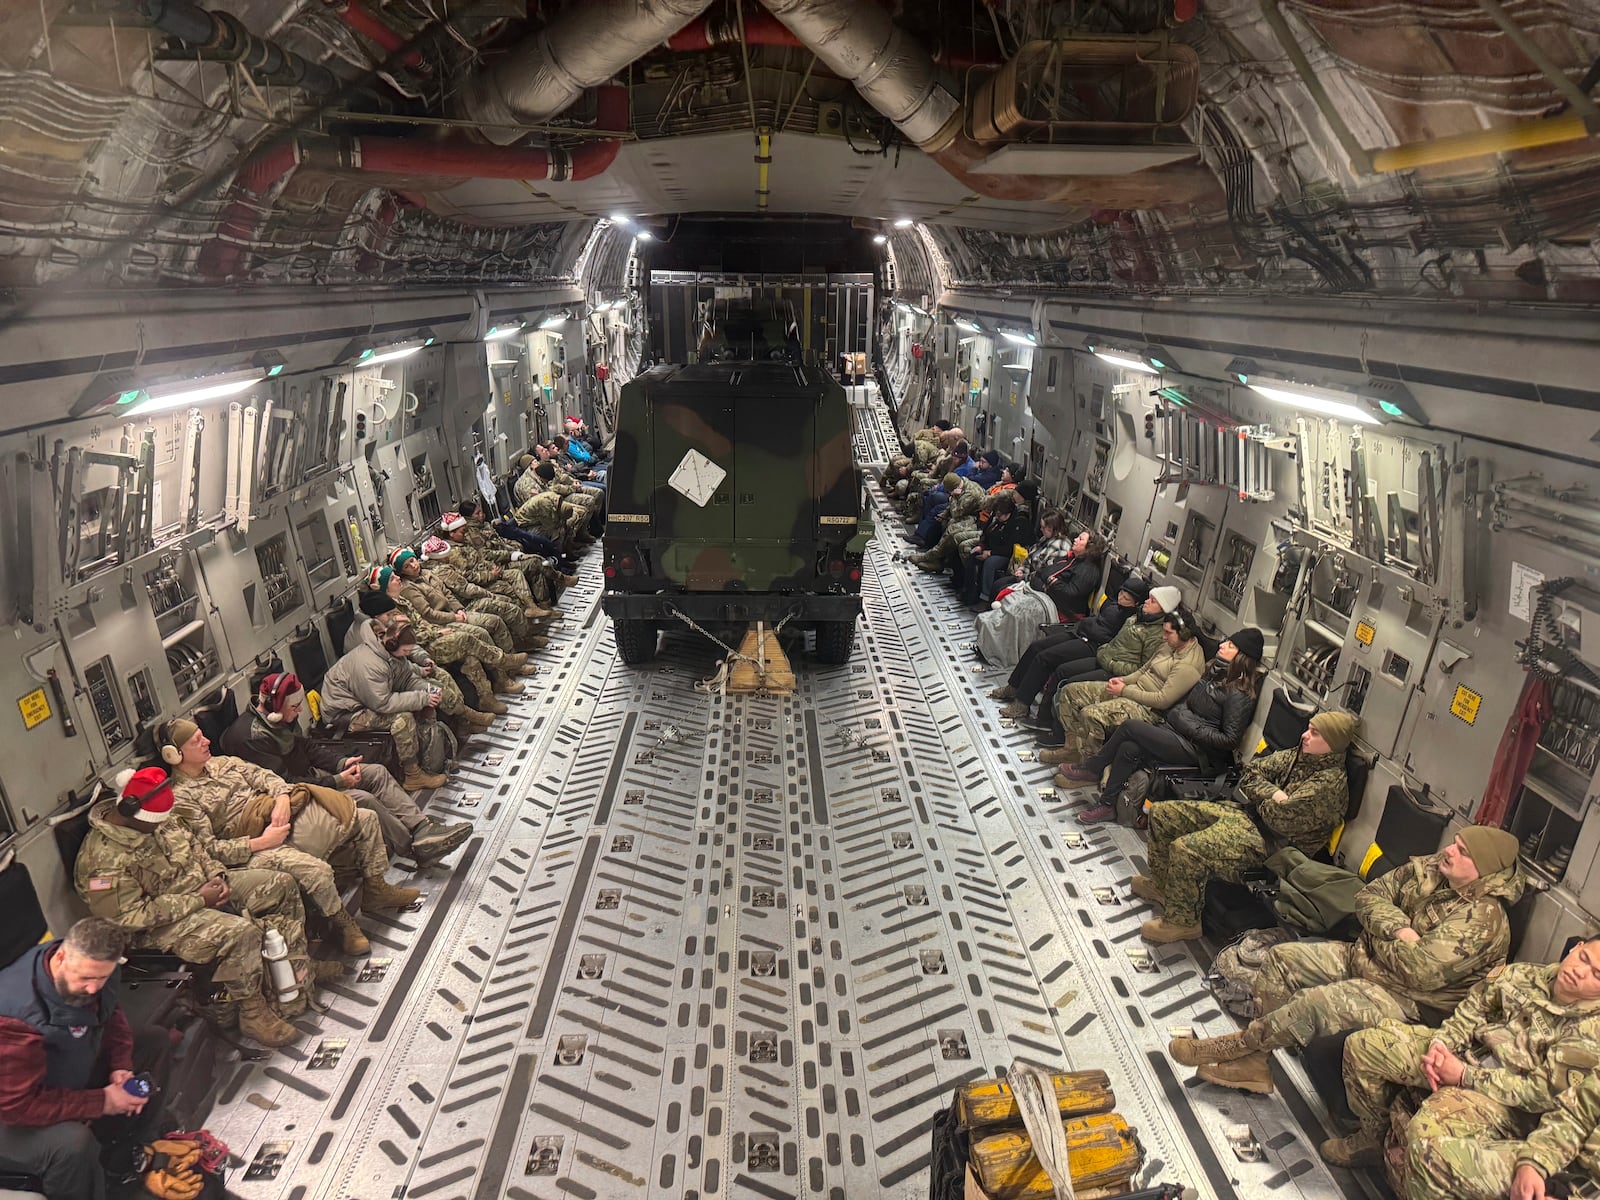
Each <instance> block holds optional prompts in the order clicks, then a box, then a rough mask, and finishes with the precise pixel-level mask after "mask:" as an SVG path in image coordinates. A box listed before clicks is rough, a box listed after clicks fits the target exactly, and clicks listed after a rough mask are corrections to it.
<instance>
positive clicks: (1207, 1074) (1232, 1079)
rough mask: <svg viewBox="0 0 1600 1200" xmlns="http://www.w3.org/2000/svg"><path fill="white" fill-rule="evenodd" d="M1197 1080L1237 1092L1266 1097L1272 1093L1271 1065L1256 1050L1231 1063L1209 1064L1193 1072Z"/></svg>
mask: <svg viewBox="0 0 1600 1200" xmlns="http://www.w3.org/2000/svg"><path fill="white" fill-rule="evenodd" d="M1195 1075H1196V1077H1197V1078H1200V1079H1204V1080H1205V1081H1206V1082H1207V1083H1214V1084H1216V1085H1217V1086H1219V1087H1225V1088H1233V1089H1234V1090H1235V1091H1238V1092H1255V1093H1256V1094H1258V1095H1261V1096H1266V1095H1269V1094H1270V1093H1271V1092H1272V1087H1273V1085H1272V1064H1271V1062H1270V1061H1269V1060H1268V1058H1267V1054H1266V1051H1264V1050H1258V1051H1256V1052H1255V1053H1254V1054H1246V1055H1245V1056H1244V1057H1243V1058H1236V1059H1234V1060H1233V1061H1232V1062H1220V1063H1209V1064H1207V1065H1206V1066H1203V1067H1201V1068H1200V1069H1199V1070H1198V1071H1196V1072H1195Z"/></svg>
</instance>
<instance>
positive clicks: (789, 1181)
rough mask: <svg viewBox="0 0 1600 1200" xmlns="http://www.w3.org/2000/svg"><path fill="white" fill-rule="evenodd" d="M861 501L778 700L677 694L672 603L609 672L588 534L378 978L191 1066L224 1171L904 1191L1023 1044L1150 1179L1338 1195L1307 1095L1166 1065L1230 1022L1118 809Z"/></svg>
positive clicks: (289, 1176) (677, 1197)
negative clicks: (274, 1048)
mask: <svg viewBox="0 0 1600 1200" xmlns="http://www.w3.org/2000/svg"><path fill="white" fill-rule="evenodd" d="M857 400H858V403H860V404H861V407H862V412H861V414H860V415H862V416H865V417H868V418H869V419H868V420H867V421H865V422H863V423H862V431H861V432H860V433H859V434H858V437H857V453H858V456H859V457H861V458H862V459H863V460H864V461H872V460H880V461H881V459H882V457H883V452H884V446H885V444H886V442H885V439H886V437H892V436H893V435H892V431H888V430H886V429H884V427H883V425H882V424H881V423H880V422H881V421H882V418H881V410H879V409H878V407H877V406H876V405H875V404H873V403H871V399H870V394H866V395H865V396H864V395H863V393H862V392H861V390H860V389H858V390H857ZM880 519H881V520H883V521H884V522H885V527H883V528H880V536H879V540H878V542H877V544H876V545H875V546H874V547H873V549H872V552H871V567H870V570H869V572H868V574H867V580H866V586H865V590H864V596H865V599H866V615H865V620H864V622H863V627H862V631H861V635H860V641H859V643H858V650H857V654H856V657H855V660H854V661H853V662H852V663H851V664H850V665H848V666H843V667H821V666H818V665H816V664H815V663H811V662H806V661H797V663H796V667H797V674H798V676H799V686H798V690H797V692H796V694H795V695H794V696H792V697H787V698H781V699H779V698H758V697H721V696H713V695H707V694H705V693H703V692H700V691H698V690H696V688H695V687H694V683H695V681H696V680H697V679H699V678H701V677H703V676H705V675H708V674H709V673H710V672H711V670H712V668H713V666H714V660H715V657H716V654H717V651H716V648H715V647H713V646H711V645H710V644H709V643H708V642H705V641H703V640H698V639H697V638H696V636H695V635H693V634H691V633H688V632H683V633H677V632H674V633H673V634H672V635H671V636H670V637H669V638H668V639H667V640H666V641H665V642H664V643H663V652H662V655H661V657H660V658H659V659H658V660H657V661H656V662H655V663H653V664H651V665H650V666H648V667H645V668H628V667H626V666H623V665H622V664H621V663H620V662H618V661H617V658H616V654H615V649H614V646H613V642H612V638H611V633H610V629H609V625H608V624H607V622H606V621H605V620H604V618H603V617H602V616H601V615H600V613H599V611H598V594H599V582H600V581H599V570H598V562H597V561H596V559H597V556H596V555H590V556H589V558H588V559H587V560H586V561H585V563H584V565H583V571H582V583H581V584H580V586H579V587H577V588H575V589H573V590H572V591H571V592H569V593H568V596H567V598H566V599H565V601H564V604H565V606H566V607H567V610H568V613H569V622H568V624H567V625H566V626H565V627H564V629H565V630H566V632H564V633H561V634H560V635H559V636H558V638H557V639H556V642H555V644H554V645H553V646H552V648H551V649H550V650H549V651H548V652H547V653H546V654H545V655H544V656H542V657H543V660H544V661H545V663H546V668H545V670H544V671H543V672H542V673H541V674H540V675H539V676H538V677H536V678H535V679H533V680H531V681H530V684H531V685H532V686H530V688H529V691H528V693H527V694H526V695H524V696H522V697H519V698H516V699H515V701H514V702H513V704H512V710H513V711H512V715H511V716H510V717H507V718H502V719H501V720H500V722H499V723H498V726H497V728H496V729H495V730H494V731H493V733H492V734H491V735H490V736H489V737H487V738H479V739H475V741H474V745H473V748H472V751H471V753H470V754H469V755H468V756H467V757H466V760H465V761H464V763H463V764H462V766H461V768H460V770H459V772H458V774H457V776H456V777H455V780H454V781H453V782H452V785H451V786H450V787H449V788H448V789H444V790H442V791H441V792H440V793H439V794H438V795H437V796H436V798H435V800H434V802H433V810H434V811H436V812H437V811H440V810H442V811H443V812H444V814H445V815H450V816H471V817H472V818H474V819H475V820H476V822H477V825H478V833H477V835H476V836H475V837H474V838H473V839H472V840H471V841H470V842H469V843H468V844H467V845H466V846H465V847H464V849H463V850H462V851H460V852H459V853H458V854H457V855H456V856H455V857H454V859H453V869H452V867H448V866H447V867H446V868H441V869H439V870H436V871H434V872H430V873H428V874H426V875H424V876H422V877H420V879H419V880H418V882H420V883H421V885H422V887H423V889H424V891H425V893H426V895H425V899H424V901H423V904H422V906H421V908H420V910H419V911H417V912H414V913H403V914H399V915H397V916H384V915H377V916H372V915H364V916H363V917H362V918H361V921H362V924H363V926H364V927H365V928H366V929H367V930H368V932H369V934H370V936H371V938H372V941H373V954H374V959H373V965H374V966H375V967H376V966H379V965H380V964H381V965H382V970H381V974H377V975H375V976H374V977H371V978H366V979H362V980H357V979H355V978H354V977H352V978H351V979H350V980H348V981H347V982H346V983H344V984H343V985H340V986H337V987H335V988H334V989H332V990H331V992H329V993H327V995H328V996H329V997H330V998H331V999H332V1001H333V1004H332V1007H331V1009H330V1011H328V1012H327V1013H326V1014H324V1015H322V1016H320V1017H318V1018H316V1019H314V1020H306V1021H302V1025H303V1028H304V1029H305V1033H306V1036H305V1037H304V1038H303V1039H302V1040H301V1041H300V1043H298V1044H297V1045H296V1046H294V1047H291V1048H289V1049H288V1050H287V1051H282V1052H279V1053H276V1054H274V1055H272V1056H271V1057H270V1058H268V1059H266V1060H265V1061H263V1062H260V1063H238V1064H235V1065H233V1066H232V1068H231V1069H232V1071H233V1074H232V1075H231V1076H230V1077H229V1078H227V1079H226V1080H225V1081H224V1082H223V1085H222V1099H221V1101H220V1103H219V1105H218V1107H217V1108H216V1109H215V1110H214V1111H213V1113H212V1116H211V1120H210V1122H209V1124H210V1127H211V1128H212V1129H213V1130H214V1131H215V1132H216V1133H217V1134H218V1135H219V1136H220V1137H222V1138H223V1139H224V1140H225V1141H226V1142H228V1143H229V1144H230V1145H231V1146H232V1147H233V1148H234V1150H235V1151H236V1153H238V1154H239V1155H241V1156H242V1157H243V1159H244V1161H245V1163H246V1165H247V1168H248V1169H246V1170H241V1171H238V1172H236V1173H235V1174H234V1176H233V1179H232V1181H231V1184H230V1187H231V1190H232V1191H234V1192H235V1193H236V1194H238V1195H240V1196H242V1197H247V1198H250V1200H256V1198H262V1200H266V1198H268V1197H270V1198H273V1200H320V1198H339V1200H343V1198H360V1200H389V1198H396V1197H402V1196H404V1197H407V1198H408V1200H417V1198H422V1197H436V1198H438V1200H456V1198H470V1200H496V1198H498V1197H502V1196H509V1197H516V1198H518V1200H526V1198H528V1197H540V1198H548V1200H555V1198H557V1197H564V1196H570V1197H604V1198H606V1200H612V1198H617V1197H639V1198H641V1200H645V1198H649V1200H658V1198H659V1200H666V1198H669V1197H670V1198H672V1200H682V1198H690V1197H692V1198H702V1200H710V1198H713V1197H741V1198H744V1197H793V1196H807V1197H827V1198H829V1200H859V1198H863V1197H894V1198H897V1200H898V1198H902V1197H903V1198H905V1200H922V1198H923V1197H925V1196H926V1195H927V1186H928V1179H927V1160H928V1146H929V1122H930V1118H931V1117H932V1115H933V1113H934V1112H935V1111H936V1110H937V1109H938V1108H940V1107H942V1106H943V1105H944V1104H945V1103H946V1099H947V1096H948V1093H949V1092H950V1089H951V1088H952V1087H953V1086H954V1085H955V1084H957V1083H959V1082H961V1081H963V1080H967V1079H973V1078H977V1077H979V1076H982V1075H990V1074H993V1073H994V1072H996V1071H997V1070H999V1069H1001V1068H1003V1067H1004V1066H1006V1065H1007V1064H1008V1063H1010V1062H1011V1061H1012V1060H1014V1059H1018V1058H1021V1059H1025V1060H1027V1061H1029V1062H1034V1063H1038V1064H1040V1065H1043V1066H1049V1067H1057V1068H1065V1067H1072V1068H1088V1067H1099V1068H1103V1069H1104V1070H1106V1071H1107V1072H1108V1073H1109V1074H1110V1076H1111V1080H1112V1084H1113V1087H1114V1088H1115V1090H1116V1094H1117V1100H1118V1111H1120V1112H1121V1113H1122V1114H1123V1115H1124V1116H1125V1117H1126V1118H1127V1120H1128V1121H1129V1123H1130V1124H1132V1125H1134V1126H1135V1127H1136V1128H1137V1130H1138V1135H1139V1138H1140V1140H1141V1142H1142V1143H1143V1145H1144V1147H1145V1150H1146V1152H1147V1162H1148V1165H1147V1168H1146V1171H1145V1174H1144V1178H1147V1179H1150V1180H1173V1179H1176V1180H1181V1181H1183V1182H1186V1183H1188V1184H1190V1185H1191V1186H1193V1187H1194V1188H1195V1189H1196V1190H1197V1192H1198V1194H1199V1195H1201V1196H1212V1197H1218V1198H1223V1197H1231V1196H1248V1197H1282V1198H1284V1200H1290V1198H1294V1197H1307V1198H1310V1197H1317V1198H1322V1197H1337V1196H1344V1195H1352V1196H1360V1195H1364V1194H1365V1190H1364V1188H1363V1186H1362V1183H1361V1182H1360V1181H1358V1180H1357V1179H1356V1178H1354V1177H1352V1176H1350V1175H1347V1174H1345V1173H1343V1172H1330V1171H1329V1170H1328V1169H1327V1168H1325V1167H1324V1166H1323V1165H1322V1164H1321V1162H1320V1161H1319V1160H1318V1158H1317V1154H1316V1149H1315V1142H1316V1139H1317V1138H1318V1137H1320V1136H1322V1132H1321V1130H1320V1129H1319V1128H1318V1126H1317V1116H1316V1115H1315V1114H1314V1113H1313V1112H1312V1111H1311V1110H1310V1109H1309V1108H1308V1107H1307V1106H1306V1105H1305V1104H1304V1103H1303V1102H1300V1101H1299V1100H1298V1099H1297V1100H1296V1107H1297V1110H1298V1115H1299V1117H1300V1119H1301V1120H1303V1121H1305V1122H1307V1124H1308V1128H1309V1131H1308V1129H1307V1128H1302V1126H1301V1124H1299V1123H1298V1122H1297V1120H1296V1117H1295V1115H1293V1114H1292V1113H1291V1111H1290V1109H1289V1107H1287V1106H1286V1104H1285V1102H1284V1101H1283V1100H1282V1099H1281V1098H1280V1097H1249V1096H1242V1095H1239V1094H1236V1093H1230V1092H1224V1091H1222V1090H1220V1089H1216V1088H1212V1087H1209V1086H1207V1085H1202V1084H1196V1083H1194V1082H1192V1081H1190V1080H1188V1079H1187V1076H1188V1074H1189V1072H1188V1071H1186V1070H1184V1069H1183V1068H1175V1066H1174V1064H1172V1063H1171V1062H1170V1061H1169V1060H1168V1058H1167V1056H1166V1054H1165V1052H1164V1047H1165V1044H1166V1041H1167V1038H1168V1036H1169V1030H1170V1029H1171V1028H1173V1027H1175V1026H1191V1027H1196V1028H1198V1029H1200V1030H1202V1031H1204V1032H1206V1033H1221V1032H1226V1031H1229V1030H1231V1029H1232V1028H1234V1025H1233V1022H1232V1021H1231V1020H1230V1019H1228V1018H1227V1017H1225V1016H1224V1015H1222V1014H1221V1013H1220V1012H1219V1011H1218V1009H1217V1006H1216V1005H1215V1004H1214V1003H1213V1002H1212V1000H1211V998H1210V996H1209V994H1208V992H1207V990H1206V988H1205V986H1204V984H1203V981H1202V979H1201V974H1202V971H1201V968H1200V965H1199V962H1198V960H1197V959H1196V958H1195V956H1194V955H1193V954H1192V953H1191V951H1190V950H1189V949H1188V948H1186V947H1182V946H1177V947H1157V948H1151V947H1148V946H1146V945H1145V944H1144V943H1143V942H1142V941H1141V940H1140V938H1139V936H1138V928H1139V923H1140V922H1141V921H1142V920H1143V919H1144V918H1146V917H1147V916H1149V915H1150V913H1149V911H1148V909H1147V907H1146V906H1145V905H1144V904H1143V903H1142V902H1140V901H1138V900H1135V899H1133V898H1132V897H1131V896H1129V895H1128V894H1127V892H1126V888H1125V884H1126V881H1127V879H1128V878H1129V877H1130V876H1131V875H1132V874H1134V872H1135V871H1136V870H1137V869H1138V868H1139V867H1141V866H1142V865H1143V859H1142V857H1141V852H1142V843H1141V841H1140V838H1139V835H1137V834H1136V833H1134V832H1133V831H1131V830H1125V829H1119V828H1107V827H1105V826H1095V827H1092V828H1089V829H1084V828H1083V827H1081V826H1079V825H1077V824H1076V823H1075V822H1074V821H1073V820H1072V819H1071V813H1072V811H1073V808H1072V806H1071V805H1069V804H1068V803H1067V802H1066V800H1065V799H1063V798H1060V797H1057V796H1056V795H1055V794H1054V792H1053V791H1052V790H1051V788H1050V783H1049V780H1050V775H1051V769H1050V768H1048V767H1041V766H1039V765H1038V764H1036V763H1033V762H1031V761H1027V760H1025V759H1024V758H1023V757H1021V755H1020V752H1024V751H1027V750H1029V749H1031V745H1032V743H1031V738H1030V737H1028V736H1027V735H1026V734H1025V731H1021V730H1011V729H1007V728H1003V727H1002V726H1001V723H1000V722H999V720H998V719H997V718H996V715H995V706H994V705H993V703H992V702H990V701H987V700H984V699H982V696H983V693H984V692H985V691H987V690H988V689H989V688H990V687H992V686H995V684H996V683H997V682H999V681H1000V680H1001V675H1000V673H998V672H993V671H982V670H979V669H978V666H979V665H978V664H977V663H976V661H975V660H974V658H973V656H972V654H971V652H970V649H969V648H968V644H969V643H970V639H971V616H970V614H968V613H966V612H965V610H962V609H960V608H959V606H958V605H957V604H956V603H955V602H954V597H953V595H952V593H951V591H950V588H949V586H948V584H947V583H946V582H945V581H943V580H941V579H935V578H931V577H920V576H918V575H917V574H916V573H915V572H914V571H913V572H909V573H908V571H907V568H906V567H905V566H904V564H900V563H895V562H892V561H891V554H892V551H893V549H894V548H895V546H897V545H898V544H899V541H900V539H899V535H898V533H897V532H896V531H897V530H898V528H899V526H898V523H897V522H895V521H894V520H893V519H892V518H891V517H889V516H887V515H885V514H882V513H880ZM1146 952H1148V954H1146ZM385 960H386V961H385ZM368 974H369V975H372V974H373V973H372V972H370V971H369V972H368ZM1280 1057H1281V1056H1280ZM1285 1077H1286V1078H1288V1079H1290V1080H1292V1081H1293V1082H1295V1083H1297V1084H1298V1085H1299V1089H1298V1090H1300V1091H1305V1094H1307V1095H1309V1094H1310V1093H1309V1091H1308V1090H1306V1089H1305V1087H1304V1077H1303V1076H1302V1075H1301V1074H1300V1073H1299V1070H1298V1067H1297V1066H1296V1065H1295V1064H1293V1063H1290V1064H1288V1066H1287V1071H1286V1076H1285ZM1234 1123H1243V1124H1248V1125H1249V1127H1250V1129H1251V1131H1252V1132H1253V1134H1254V1137H1255V1138H1256V1139H1257V1141H1258V1142H1259V1143H1260V1147H1261V1150H1262V1152H1263V1154H1264V1158H1263V1160H1262V1161H1259V1162H1243V1161H1240V1160H1239V1158H1238V1157H1236V1156H1235V1154H1234V1153H1233V1152H1232V1150H1231V1149H1230V1144H1229V1141H1228V1139H1227V1138H1226V1137H1225V1135H1224V1130H1225V1127H1226V1126H1227V1125H1229V1124H1234Z"/></svg>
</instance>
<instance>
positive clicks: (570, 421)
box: [566, 417, 583, 429]
mask: <svg viewBox="0 0 1600 1200" xmlns="http://www.w3.org/2000/svg"><path fill="white" fill-rule="evenodd" d="M566 423H567V425H568V426H570V427H571V428H573V429H579V428H581V427H582V426H583V422H582V421H581V420H579V419H578V418H577V417H568V418H567V422H566Z"/></svg>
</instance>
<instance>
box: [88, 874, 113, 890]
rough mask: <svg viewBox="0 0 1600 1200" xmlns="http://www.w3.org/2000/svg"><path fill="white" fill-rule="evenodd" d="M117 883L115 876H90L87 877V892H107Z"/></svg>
mask: <svg viewBox="0 0 1600 1200" xmlns="http://www.w3.org/2000/svg"><path fill="white" fill-rule="evenodd" d="M116 882H117V877H116V876H115V875H91V876H90V877H89V890H90V891H91V892H109V891H110V890H111V887H112V885H113V884H114V883H116Z"/></svg>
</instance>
